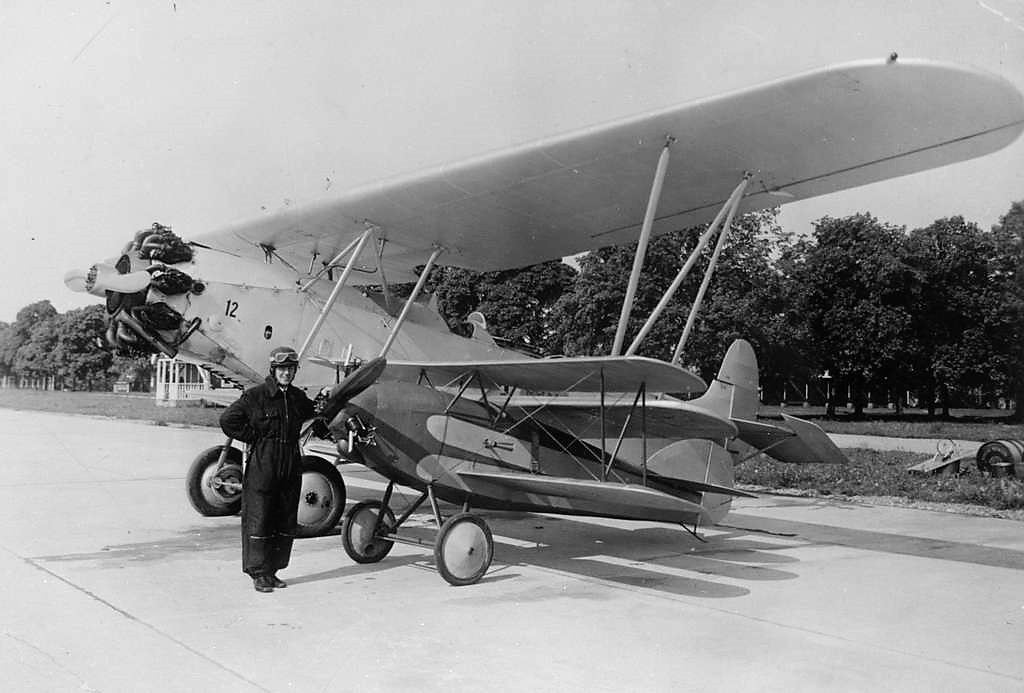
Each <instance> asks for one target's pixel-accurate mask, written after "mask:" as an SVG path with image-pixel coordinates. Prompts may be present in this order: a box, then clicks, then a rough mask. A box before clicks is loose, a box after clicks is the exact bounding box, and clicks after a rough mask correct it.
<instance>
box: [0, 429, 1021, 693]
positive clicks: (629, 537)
mask: <svg viewBox="0 0 1024 693" xmlns="http://www.w3.org/2000/svg"><path fill="white" fill-rule="evenodd" d="M219 442H221V436H220V435H219V433H218V432H216V431H213V430H209V429H181V428H168V427H158V426H153V425H147V424H141V423H133V422H124V421H112V420H104V419H96V418H86V417H73V416H61V415H52V414H43V413H36V412H16V411H11V410H4V409H0V450H2V451H3V463H2V465H0V580H2V584H3V589H2V590H0V595H2V596H0V613H2V620H0V629H2V632H0V672H2V674H0V676H2V683H0V688H2V689H4V690H11V691H47V692H51V691H197V690H209V691H303V692H304V693H305V692H309V691H357V690H358V691H394V690H403V691H405V690H417V691H418V690H424V691H432V690H446V691H460V690H495V691H505V690H509V691H568V690H596V691H629V690H646V691H678V690H682V689H684V688H709V687H714V688H715V689H726V690H741V691H793V690H807V691H811V690H813V691H820V690H849V691H863V690H875V691H886V690H893V691H896V690H930V691H934V690H942V691H968V690H970V691H977V690H985V691H1020V690H1022V689H1024V525H1022V524H1021V523H1016V522H1012V521H1008V520H996V519H985V518H975V517H966V516H959V515H951V514H941V513H932V512H927V511H919V510H906V509H899V508H888V507H870V506H863V505H849V504H845V505H844V504H842V503H835V502H821V501H812V500H806V499H794V498H781V497H771V496H768V497H762V498H759V499H756V500H741V502H739V503H737V504H735V506H734V512H733V513H732V514H731V515H730V516H729V517H728V518H726V521H725V526H722V527H718V528H715V529H714V530H710V531H707V533H706V534H705V538H706V539H707V543H701V542H699V541H697V540H696V539H694V538H692V537H691V536H689V535H688V534H686V533H685V532H684V531H683V530H681V529H678V528H674V527H670V526H664V525H657V524H653V523H651V524H648V523H639V522H619V521H609V520H581V519H576V518H558V517H551V516H542V515H527V516H521V515H519V516H517V515H512V514H508V515H503V514H493V513H492V514H488V515H487V519H488V522H489V524H490V525H491V528H492V530H493V532H494V535H495V539H496V548H495V560H494V563H493V564H492V567H491V570H490V572H489V573H488V574H487V576H485V578H484V579H483V581H481V582H480V583H479V584H477V585H473V586H470V587H462V588H455V587H451V586H449V585H448V584H447V583H446V582H444V581H443V580H442V579H441V578H440V576H438V575H437V574H436V572H435V571H434V570H433V557H432V555H431V554H430V553H429V552H428V551H425V550H418V549H415V548H411V547H406V546H402V545H396V546H395V548H394V550H393V551H392V553H391V555H390V556H389V557H388V558H386V559H385V560H384V561H383V562H381V563H379V564H376V565H369V566H362V565H356V564H354V563H352V562H351V561H350V560H349V559H348V557H347V556H346V555H345V553H344V551H343V549H342V548H341V540H340V538H339V537H338V536H327V537H320V538H317V539H308V540H302V541H299V542H297V543H296V547H295V551H294V553H293V557H292V566H291V567H290V568H289V569H288V570H287V571H286V572H285V573H283V574H282V576H283V577H285V578H286V579H288V580H289V581H290V582H291V585H290V586H289V587H288V588H287V589H285V590H278V591H275V592H274V593H273V594H270V595H263V594H258V593H256V592H254V591H253V590H252V587H251V582H250V581H249V580H248V578H246V577H245V576H244V575H242V573H241V572H240V558H239V554H240V550H239V540H238V519H237V518H236V517H231V518H203V517H200V516H198V515H197V514H195V512H194V511H193V510H192V508H191V507H190V506H189V504H188V502H187V500H186V497H185V492H184V474H185V470H186V469H187V467H188V464H189V462H190V461H191V459H192V458H193V457H194V456H195V454H196V453H197V452H198V451H199V450H201V449H203V448H206V447H208V446H210V445H215V444H217V443H219ZM343 474H344V476H345V479H346V483H347V484H348V486H349V499H350V501H351V500H352V499H353V498H354V499H355V500H360V499H363V498H367V497H372V496H374V495H375V494H379V492H380V491H379V490H380V489H381V488H382V484H381V483H380V480H379V478H377V477H375V476H373V475H372V474H371V473H369V472H368V471H366V470H364V469H362V468H354V467H351V466H349V467H345V468H343ZM416 519H417V518H416V517H415V516H414V518H413V520H416ZM422 531H423V532H424V536H425V537H426V536H429V533H428V532H426V530H422Z"/></svg>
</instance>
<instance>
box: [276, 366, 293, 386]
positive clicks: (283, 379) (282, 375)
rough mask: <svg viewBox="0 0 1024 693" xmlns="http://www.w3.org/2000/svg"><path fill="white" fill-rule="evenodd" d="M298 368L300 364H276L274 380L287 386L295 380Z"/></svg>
mask: <svg viewBox="0 0 1024 693" xmlns="http://www.w3.org/2000/svg"><path fill="white" fill-rule="evenodd" d="M298 369H299V367H298V366H274V380H276V381H277V384H278V385H280V386H281V387H287V386H288V385H291V384H292V381H293V380H295V371H297V370H298Z"/></svg>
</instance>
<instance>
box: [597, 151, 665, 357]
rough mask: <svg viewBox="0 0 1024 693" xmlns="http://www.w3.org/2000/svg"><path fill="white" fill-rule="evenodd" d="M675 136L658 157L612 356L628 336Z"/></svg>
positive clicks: (615, 354)
mask: <svg viewBox="0 0 1024 693" xmlns="http://www.w3.org/2000/svg"><path fill="white" fill-rule="evenodd" d="M675 139H676V138H674V137H671V136H670V137H669V138H668V139H667V140H666V141H665V146H664V147H663V148H662V150H661V156H659V157H658V168H657V169H656V170H655V172H654V183H652V184H651V196H650V197H649V198H648V199H647V211H646V212H645V213H644V223H643V226H641V227H640V241H639V242H638V244H637V246H636V253H635V254H634V255H633V271H632V272H630V274H629V284H628V285H627V286H626V297H625V298H624V299H622V311H621V312H620V313H619V327H618V329H616V330H615V343H614V344H613V345H612V356H618V355H619V354H620V353H622V341H623V339H625V337H626V324H627V323H628V322H629V314H630V313H631V312H632V310H633V298H634V297H635V296H636V287H637V284H639V283H640V270H641V269H643V266H644V255H645V254H646V253H647V243H648V241H650V239H651V226H653V224H654V214H655V212H657V211H658V200H659V199H661V187H662V185H663V184H664V183H665V171H666V170H667V169H668V148H669V147H670V146H671V145H672V143H673V142H675Z"/></svg>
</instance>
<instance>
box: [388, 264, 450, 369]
mask: <svg viewBox="0 0 1024 693" xmlns="http://www.w3.org/2000/svg"><path fill="white" fill-rule="evenodd" d="M443 251H444V248H434V252H432V253H431V254H430V259H428V260H427V264H426V265H425V266H424V267H423V271H422V272H420V278H419V279H418V280H417V281H416V286H415V287H414V288H413V290H412V293H411V294H409V298H408V299H407V300H406V302H405V305H404V306H402V312H401V314H400V315H399V316H398V320H396V321H395V326H394V327H392V328H391V334H389V335H388V340H387V341H386V342H384V346H383V347H382V348H381V350H380V354H378V356H387V355H388V350H389V349H390V348H391V345H392V344H393V343H394V341H395V337H397V336H398V331H399V330H400V329H402V323H404V322H405V318H406V316H407V315H409V310H410V309H411V308H412V304H413V303H414V302H415V301H416V298H417V297H418V296H419V295H420V291H422V290H423V285H424V284H426V283H427V275H428V274H430V270H431V269H433V267H434V262H435V261H436V260H437V256H438V255H440V254H441V253H442V252H443Z"/></svg>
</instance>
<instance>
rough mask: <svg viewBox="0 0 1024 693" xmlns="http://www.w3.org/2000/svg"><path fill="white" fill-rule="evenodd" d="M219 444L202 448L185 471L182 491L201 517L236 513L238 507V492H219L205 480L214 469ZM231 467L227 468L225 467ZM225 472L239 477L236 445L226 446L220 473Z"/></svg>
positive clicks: (240, 507) (239, 459)
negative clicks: (233, 493)
mask: <svg viewBox="0 0 1024 693" xmlns="http://www.w3.org/2000/svg"><path fill="white" fill-rule="evenodd" d="M223 448H224V446H223V445H217V446H216V447H212V448H208V449H206V450H203V451H202V452H201V453H199V455H198V456H197V457H196V458H195V460H193V461H192V465H191V466H190V467H189V468H188V473H187V474H186V475H185V492H186V493H187V494H188V502H189V503H191V504H192V507H193V508H195V510H196V512H198V513H199V514H200V515H202V516H204V517H224V516H227V515H237V514H238V513H239V511H240V510H241V509H242V494H241V492H239V493H238V494H237V495H235V496H230V495H227V494H220V493H218V492H217V491H214V489H213V488H212V487H210V486H209V485H208V484H209V481H210V479H211V477H212V475H213V473H214V468H215V467H216V465H217V460H219V459H220V451H221V450H222V449H223ZM228 467H231V469H227V468H228ZM225 472H227V473H228V474H230V475H231V476H236V477H237V479H238V481H239V483H241V480H242V451H241V450H239V449H238V448H236V447H232V448H231V449H230V450H228V458H227V461H226V463H225V468H224V469H222V470H221V472H220V473H221V474H222V475H223V474H225Z"/></svg>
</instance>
